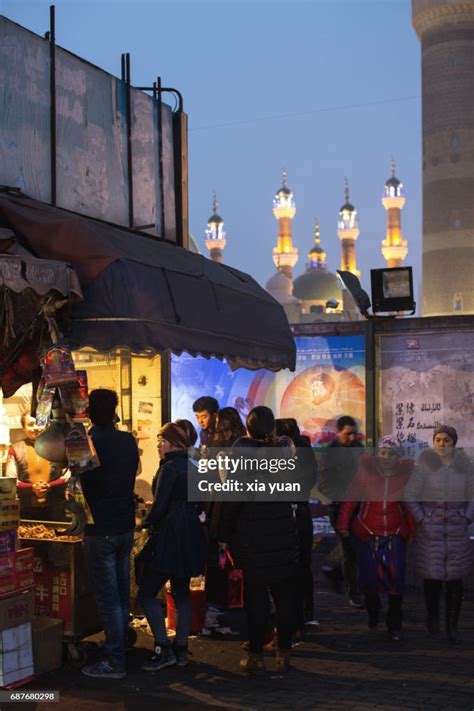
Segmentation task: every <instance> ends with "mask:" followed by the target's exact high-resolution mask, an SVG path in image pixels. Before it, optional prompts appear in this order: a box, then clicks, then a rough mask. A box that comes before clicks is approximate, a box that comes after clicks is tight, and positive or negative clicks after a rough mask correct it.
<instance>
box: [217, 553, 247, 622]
mask: <svg viewBox="0 0 474 711" xmlns="http://www.w3.org/2000/svg"><path fill="white" fill-rule="evenodd" d="M227 563H229V565H230V569H229V571H228V573H227V607H228V608H229V609H237V608H238V609H241V608H242V607H243V606H244V574H243V572H242V570H240V569H239V568H236V567H235V564H234V559H233V558H232V555H231V553H230V551H229V549H228V548H226V550H225V551H221V553H220V554H219V566H220V567H221V568H222V570H224V568H225V567H226V565H227Z"/></svg>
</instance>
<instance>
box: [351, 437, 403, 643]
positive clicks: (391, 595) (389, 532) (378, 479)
mask: <svg viewBox="0 0 474 711" xmlns="http://www.w3.org/2000/svg"><path fill="white" fill-rule="evenodd" d="M412 470H413V462H412V461H411V460H409V459H402V457H401V451H400V447H399V443H398V441H397V439H396V437H395V436H393V435H387V436H385V437H382V439H381V440H380V441H379V443H378V446H377V450H376V452H375V454H374V455H373V456H371V455H368V454H365V455H363V456H362V457H361V458H360V460H359V468H358V471H357V474H356V476H355V478H354V480H353V482H352V484H351V487H350V490H349V494H348V498H349V499H350V500H348V501H345V502H343V503H342V505H341V508H340V511H339V516H338V520H337V530H338V532H339V533H340V535H341V536H349V535H350V534H351V533H352V534H353V536H354V537H355V541H356V547H357V568H358V575H359V585H360V590H361V592H363V593H364V594H365V601H366V608H367V612H368V624H369V629H375V628H376V627H377V625H378V622H379V611H380V607H381V603H380V597H379V593H381V592H387V593H388V611H387V617H386V623H387V629H388V632H389V634H390V635H391V636H392V638H393V639H395V640H398V639H400V637H401V629H402V600H403V590H404V584H405V554H406V544H407V542H408V541H410V540H412V538H413V537H414V535H415V530H416V527H415V522H414V519H413V517H412V515H411V514H410V512H409V511H408V509H407V507H406V506H405V504H404V503H402V501H403V491H404V488H405V485H406V484H407V482H408V480H409V478H410V476H411V473H412ZM359 503H360V505H359ZM358 505H359V510H358V512H357V514H356V515H355V516H354V512H355V511H356V509H357V506H358Z"/></svg>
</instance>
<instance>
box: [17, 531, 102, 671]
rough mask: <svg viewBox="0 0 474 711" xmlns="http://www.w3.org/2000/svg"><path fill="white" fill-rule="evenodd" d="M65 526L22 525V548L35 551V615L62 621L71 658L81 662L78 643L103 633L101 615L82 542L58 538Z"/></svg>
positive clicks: (19, 537) (77, 537) (74, 537)
mask: <svg viewBox="0 0 474 711" xmlns="http://www.w3.org/2000/svg"><path fill="white" fill-rule="evenodd" d="M60 528H64V522H63V523H55V522H50V521H26V520H23V521H21V522H20V526H19V528H18V540H19V544H20V547H22V548H33V551H34V569H33V570H34V582H35V613H36V615H39V616H46V617H51V618H56V619H60V620H62V621H63V623H64V641H65V643H66V646H67V650H68V653H69V656H70V657H71V658H72V659H73V660H74V659H76V660H77V661H81V658H82V656H83V654H82V650H81V647H80V645H79V642H80V641H81V640H82V639H84V638H85V637H88V636H89V635H92V634H95V633H97V632H100V631H101V629H102V627H101V623H100V621H99V613H98V610H97V605H96V602H95V598H94V594H93V591H92V589H91V586H90V583H89V578H88V575H87V570H86V564H85V559H84V550H83V546H82V539H81V537H79V536H62V537H60V536H56V534H55V529H60Z"/></svg>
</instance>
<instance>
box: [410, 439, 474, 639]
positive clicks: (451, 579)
mask: <svg viewBox="0 0 474 711" xmlns="http://www.w3.org/2000/svg"><path fill="white" fill-rule="evenodd" d="M457 440H458V435H457V432H456V430H455V429H454V427H448V426H447V425H441V426H439V427H437V428H436V429H435V431H434V434H433V445H434V450H426V451H425V452H423V453H422V454H421V456H420V458H419V460H418V462H417V464H416V467H415V470H414V473H413V475H412V477H411V479H410V481H409V483H408V485H407V487H406V490H405V501H406V502H407V505H408V507H409V509H410V511H411V512H412V514H413V516H414V518H415V520H416V523H417V535H416V570H417V572H418V574H419V575H420V576H421V577H422V578H423V587H424V596H425V604H426V610H427V620H426V626H427V628H428V631H429V632H430V634H437V633H438V632H439V604H440V597H441V591H442V587H443V583H445V585H446V634H447V637H448V639H449V640H450V641H451V642H456V641H457V639H458V631H457V627H458V620H459V616H460V613H461V606H462V600H463V580H462V579H463V577H465V576H466V575H468V573H469V571H470V569H471V565H472V547H471V541H470V539H469V532H468V528H469V525H470V523H471V522H472V521H473V520H474V467H473V464H472V462H471V461H470V460H469V458H468V457H467V455H466V453H465V452H464V451H463V450H462V449H459V448H457V447H456V443H457Z"/></svg>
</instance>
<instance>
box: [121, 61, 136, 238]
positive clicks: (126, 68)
mask: <svg viewBox="0 0 474 711" xmlns="http://www.w3.org/2000/svg"><path fill="white" fill-rule="evenodd" d="M122 79H123V81H124V82H125V92H126V115H127V178H128V225H129V227H133V224H134V214H133V160H132V87H131V71H130V53H129V52H127V53H126V54H125V55H124V54H122Z"/></svg>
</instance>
